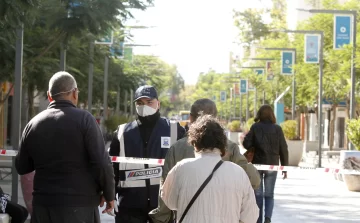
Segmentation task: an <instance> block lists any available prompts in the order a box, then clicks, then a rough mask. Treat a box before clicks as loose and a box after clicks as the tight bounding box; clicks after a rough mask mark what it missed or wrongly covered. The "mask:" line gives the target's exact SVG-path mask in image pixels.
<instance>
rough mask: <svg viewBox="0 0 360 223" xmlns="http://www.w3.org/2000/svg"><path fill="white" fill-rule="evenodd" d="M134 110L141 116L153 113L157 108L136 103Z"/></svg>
mask: <svg viewBox="0 0 360 223" xmlns="http://www.w3.org/2000/svg"><path fill="white" fill-rule="evenodd" d="M136 111H137V113H138V114H139V115H140V116H141V117H146V116H150V115H153V114H155V113H156V112H157V108H156V109H155V108H152V107H150V106H147V105H136Z"/></svg>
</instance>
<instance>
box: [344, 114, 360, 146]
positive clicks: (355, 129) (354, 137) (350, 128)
mask: <svg viewBox="0 0 360 223" xmlns="http://www.w3.org/2000/svg"><path fill="white" fill-rule="evenodd" d="M346 135H347V137H348V138H349V140H350V141H351V142H352V144H353V145H354V146H355V147H356V149H357V150H359V151H360V119H350V120H348V121H347V122H346Z"/></svg>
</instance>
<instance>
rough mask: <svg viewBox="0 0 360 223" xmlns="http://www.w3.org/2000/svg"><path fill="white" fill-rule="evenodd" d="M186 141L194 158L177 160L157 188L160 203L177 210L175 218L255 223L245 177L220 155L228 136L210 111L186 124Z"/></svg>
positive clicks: (188, 221)
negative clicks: (187, 127)
mask: <svg viewBox="0 0 360 223" xmlns="http://www.w3.org/2000/svg"><path fill="white" fill-rule="evenodd" d="M188 142H189V144H191V145H192V146H193V147H194V152H195V158H188V159H183V160H182V161H180V162H178V163H177V164H176V165H175V166H174V167H173V168H172V169H171V170H170V172H169V173H168V176H167V178H166V180H165V183H164V185H163V187H162V192H161V198H162V200H163V201H164V203H165V204H166V205H167V206H168V207H169V208H170V209H171V210H176V211H177V214H178V219H177V222H183V223H194V222H199V223H202V222H204V223H205V222H206V223H239V222H244V223H255V222H256V220H257V218H258V216H259V209H258V207H257V205H256V201H255V195H254V190H253V188H252V187H251V184H250V181H249V177H248V176H247V175H246V173H245V171H244V169H243V168H241V167H240V166H238V165H236V164H234V163H232V162H229V161H222V159H221V157H222V156H224V155H225V154H226V144H227V142H228V140H227V138H226V135H225V131H224V129H223V128H222V127H221V125H220V123H219V122H218V121H217V120H216V119H215V118H214V117H212V116H211V115H204V116H200V117H199V118H198V119H197V120H196V122H194V123H192V124H191V126H190V129H189V134H188ZM208 177H209V179H210V180H209V181H207V180H206V179H207V178H208ZM204 182H206V183H205V184H203V183H204ZM200 188H201V189H200ZM198 193H199V196H198V197H196V196H195V195H194V194H198ZM191 201H193V202H191ZM189 204H192V206H189Z"/></svg>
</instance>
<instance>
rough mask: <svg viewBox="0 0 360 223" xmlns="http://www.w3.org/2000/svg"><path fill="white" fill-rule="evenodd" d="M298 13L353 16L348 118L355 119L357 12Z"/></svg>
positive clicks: (314, 11) (317, 11) (312, 10)
mask: <svg viewBox="0 0 360 223" xmlns="http://www.w3.org/2000/svg"><path fill="white" fill-rule="evenodd" d="M297 10H299V11H305V12H309V13H323V14H347V15H352V16H353V24H352V25H353V27H352V28H353V30H352V46H353V48H352V55H351V90H350V118H351V119H353V118H355V102H356V101H355V83H356V68H355V58H356V26H357V22H356V19H357V11H355V10H324V9H297ZM351 149H352V150H353V149H354V145H353V144H352V143H351Z"/></svg>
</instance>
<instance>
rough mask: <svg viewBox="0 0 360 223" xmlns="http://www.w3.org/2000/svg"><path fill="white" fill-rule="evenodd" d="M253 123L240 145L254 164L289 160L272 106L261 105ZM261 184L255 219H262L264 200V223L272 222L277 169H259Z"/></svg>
mask: <svg viewBox="0 0 360 223" xmlns="http://www.w3.org/2000/svg"><path fill="white" fill-rule="evenodd" d="M254 120H255V123H254V124H253V125H252V126H251V128H250V131H249V132H248V134H247V135H246V136H245V139H244V142H243V146H244V148H245V149H247V150H248V152H247V153H250V154H251V156H250V157H253V158H252V163H254V164H265V165H279V160H280V162H281V165H282V166H287V165H288V164H289V157H288V148H287V144H286V140H285V137H284V133H283V131H282V129H281V127H280V126H278V125H276V119H275V115H274V112H273V110H272V108H271V107H270V106H269V105H263V106H261V108H260V109H259V111H258V112H257V115H256V117H255V119H254ZM259 174H260V178H261V184H260V187H259V188H258V189H256V190H255V196H256V203H257V204H258V206H259V209H260V215H259V219H258V221H257V223H262V221H263V204H264V200H265V223H270V222H271V216H272V213H273V208H274V189H275V183H276V178H277V171H268V170H259ZM282 175H283V179H286V178H287V172H286V171H283V172H282Z"/></svg>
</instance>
